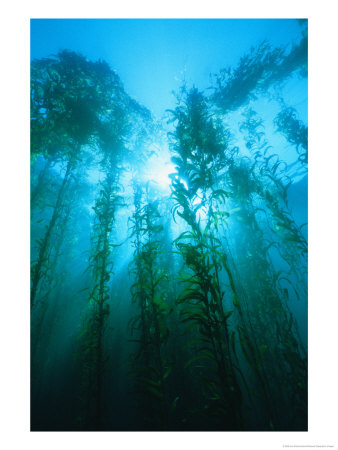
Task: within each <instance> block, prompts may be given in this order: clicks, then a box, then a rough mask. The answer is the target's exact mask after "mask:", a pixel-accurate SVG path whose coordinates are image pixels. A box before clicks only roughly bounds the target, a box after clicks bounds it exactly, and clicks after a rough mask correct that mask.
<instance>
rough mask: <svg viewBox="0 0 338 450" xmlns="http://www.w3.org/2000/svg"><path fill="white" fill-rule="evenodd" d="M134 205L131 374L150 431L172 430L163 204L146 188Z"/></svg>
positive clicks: (138, 192)
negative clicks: (134, 346) (134, 347)
mask: <svg viewBox="0 0 338 450" xmlns="http://www.w3.org/2000/svg"><path fill="white" fill-rule="evenodd" d="M134 205H135V212H134V214H133V218H132V225H133V226H132V231H133V235H134V236H135V239H134V243H133V245H134V247H135V251H134V259H133V262H132V269H131V273H132V274H133V277H134V280H135V281H134V283H133V284H132V286H131V294H132V299H133V302H134V303H135V305H136V306H137V309H138V311H137V315H136V316H135V317H133V318H132V320H131V322H130V327H131V330H132V335H133V339H132V340H133V342H136V343H137V344H138V349H137V351H136V353H135V354H134V355H132V361H131V371H130V373H131V374H132V375H133V379H134V384H135V393H136V395H137V397H138V398H139V402H140V410H141V414H142V416H143V418H144V429H150V430H154V429H155V430H168V429H169V421H170V417H169V414H170V413H171V412H173V410H174V405H173V406H172V408H171V409H170V408H169V402H170V398H169V395H168V394H169V393H168V390H167V378H168V377H169V376H170V373H171V371H172V368H173V367H172V361H170V357H169V355H168V354H167V351H166V343H167V339H168V336H169V329H168V326H167V316H168V314H170V313H171V311H172V309H171V308H170V307H169V306H168V303H167V295H166V293H165V290H164V286H163V281H164V280H167V273H166V271H165V270H164V269H163V264H161V263H160V262H161V260H160V253H161V242H160V240H159V239H160V237H161V233H162V232H163V227H162V225H160V224H159V220H160V214H159V211H158V207H157V202H154V201H153V202H151V201H150V200H149V185H147V186H146V187H144V188H142V185H140V184H135V186H134ZM162 252H163V248H162ZM136 332H137V334H138V336H137V338H136V336H135V334H136Z"/></svg>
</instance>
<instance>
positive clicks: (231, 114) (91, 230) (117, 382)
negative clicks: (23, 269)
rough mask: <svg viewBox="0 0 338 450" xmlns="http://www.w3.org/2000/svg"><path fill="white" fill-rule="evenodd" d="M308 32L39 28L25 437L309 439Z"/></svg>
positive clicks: (34, 54)
mask: <svg viewBox="0 0 338 450" xmlns="http://www.w3.org/2000/svg"><path fill="white" fill-rule="evenodd" d="M307 60H308V34H307V20H305V19H302V20H298V19H284V20H280V19H278V20H277V19H264V20H263V19H262V20H261V19H259V20H258V19H245V20H244V19H243V20H242V19H236V20H230V19H133V20H131V19H130V20H129V19H32V20H31V89H30V94H31V134H30V136H31V296H30V300H31V430H32V431H307V429H308V390H307V379H308V366H307V337H308V330H307V287H308V286H307V265H308V262H307V164H308V124H307V83H308V72H307V67H308V65H307Z"/></svg>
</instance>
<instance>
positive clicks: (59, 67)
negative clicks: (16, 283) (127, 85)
mask: <svg viewBox="0 0 338 450" xmlns="http://www.w3.org/2000/svg"><path fill="white" fill-rule="evenodd" d="M104 70H106V66H105V64H103V63H96V64H95V63H90V62H88V61H87V60H86V59H85V58H83V57H82V56H80V55H77V54H75V53H71V52H67V51H64V52H61V53H60V54H59V55H57V56H56V57H55V58H50V59H43V60H38V61H34V62H33V63H32V74H31V79H32V85H31V105H32V107H31V111H32V114H31V154H32V157H33V158H36V157H37V156H38V155H40V156H42V157H43V158H44V159H45V161H46V162H45V167H44V169H43V171H42V172H41V174H40V176H39V180H38V185H37V187H36V188H37V189H38V187H39V183H42V179H43V176H44V173H45V172H46V171H47V169H48V167H49V165H50V164H51V162H53V163H55V162H58V163H59V164H60V163H62V164H63V165H64V166H65V168H64V174H63V179H62V181H61V184H60V187H59V190H58V192H57V195H56V198H55V200H54V204H53V206H52V215H51V218H50V221H49V223H48V226H47V227H46V232H45V234H44V236H43V237H42V238H41V239H40V240H39V241H38V242H37V249H38V251H37V259H36V262H35V264H34V265H33V267H32V286H31V307H32V308H33V307H34V306H35V302H36V296H37V293H38V288H39V284H40V281H41V279H42V278H43V276H44V274H45V273H46V272H47V271H48V252H49V248H50V243H51V239H52V236H53V232H54V228H55V226H56V224H57V221H58V220H59V216H60V211H61V209H62V206H63V201H64V196H65V194H66V191H67V188H68V184H69V179H70V177H71V175H72V173H73V171H74V169H75V167H76V166H77V165H78V163H79V161H81V157H82V150H83V147H84V146H85V145H90V144H91V143H92V140H93V138H94V135H95V133H96V127H97V124H98V120H99V115H100V113H102V111H104V109H105V108H107V107H108V105H107V103H106V97H105V95H106V94H105V91H104V89H103V88H102V86H100V84H99V82H100V81H101V78H102V76H101V73H102V71H104ZM33 199H34V198H33Z"/></svg>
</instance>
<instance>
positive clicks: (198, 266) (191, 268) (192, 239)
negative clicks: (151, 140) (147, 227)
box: [172, 89, 243, 430]
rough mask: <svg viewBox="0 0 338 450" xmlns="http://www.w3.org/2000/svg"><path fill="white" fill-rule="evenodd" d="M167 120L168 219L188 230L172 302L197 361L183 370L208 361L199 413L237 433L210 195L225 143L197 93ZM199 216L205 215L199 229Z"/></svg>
mask: <svg viewBox="0 0 338 450" xmlns="http://www.w3.org/2000/svg"><path fill="white" fill-rule="evenodd" d="M172 114H173V118H174V120H175V121H177V125H176V132H175V133H174V139H175V140H174V142H173V146H172V147H173V150H174V152H175V154H176V156H174V157H173V161H174V162H175V164H176V165H177V166H176V167H177V172H176V174H173V175H172V180H173V181H172V189H173V194H172V195H173V199H174V201H175V206H174V210H173V215H174V217H175V216H179V217H181V218H182V219H183V220H184V221H185V222H186V224H187V225H188V226H189V229H190V230H189V231H185V232H183V233H181V235H180V236H179V237H178V238H176V240H175V245H176V247H177V249H178V250H179V252H180V254H181V256H182V259H183V261H184V263H185V267H186V269H188V270H187V271H182V275H181V281H182V282H183V283H184V285H185V286H184V290H183V292H182V293H181V295H180V296H179V298H178V300H177V301H178V303H179V304H181V305H182V309H181V316H182V319H183V321H184V322H188V323H190V324H192V325H195V326H197V327H198V329H199V332H200V336H199V338H198V342H199V343H200V345H198V349H197V355H196V356H193V357H192V358H191V359H190V360H189V361H188V362H187V363H186V366H185V367H188V366H189V365H190V364H193V363H194V362H195V361H197V360H200V359H203V360H207V361H209V364H211V365H212V367H214V369H215V373H214V375H213V376H210V372H209V371H207V375H204V380H203V381H202V380H201V382H202V383H204V384H205V394H206V401H207V404H206V405H205V410H204V413H206V412H208V414H210V415H211V416H213V415H214V416H216V417H217V419H218V421H219V425H218V426H220V427H221V429H228V430H240V429H242V427H243V417H242V398H241V397H242V395H241V388H240V385H239V382H238V379H237V378H238V373H236V369H235V365H234V357H235V355H234V348H233V346H232V345H231V334H230V330H229V317H230V316H231V313H232V311H231V310H230V311H229V310H228V309H225V305H224V291H223V287H222V284H221V271H222V269H225V271H228V270H229V269H228V266H227V255H226V254H225V253H224V251H223V249H222V246H221V242H220V240H219V239H218V237H217V231H218V223H219V220H222V219H223V218H224V216H226V213H224V212H221V211H219V210H218V205H219V203H220V202H223V201H224V200H225V198H226V197H227V193H226V192H225V191H223V190H220V189H215V182H216V178H217V176H218V175H219V172H220V171H221V169H222V168H223V167H224V165H225V163H226V159H225V151H226V142H225V141H224V137H223V136H224V133H222V128H221V126H220V124H218V125H217V124H215V123H214V122H213V121H212V119H210V118H209V111H208V107H207V104H206V101H205V99H204V97H203V95H202V94H201V93H200V92H198V91H197V89H192V90H191V91H189V92H188V93H187V94H186V98H185V99H184V103H183V104H182V105H179V106H178V107H177V108H176V110H175V111H173V112H172ZM201 214H206V218H205V223H204V227H203V225H202V223H201ZM198 215H200V217H199V218H198ZM194 344H196V341H194Z"/></svg>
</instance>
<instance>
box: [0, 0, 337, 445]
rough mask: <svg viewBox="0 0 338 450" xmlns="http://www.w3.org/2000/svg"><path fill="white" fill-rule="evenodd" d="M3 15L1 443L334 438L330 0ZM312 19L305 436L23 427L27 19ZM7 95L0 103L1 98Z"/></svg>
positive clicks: (314, 441) (62, 0) (127, 4)
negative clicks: (44, 430)
mask: <svg viewBox="0 0 338 450" xmlns="http://www.w3.org/2000/svg"><path fill="white" fill-rule="evenodd" d="M5 5H6V6H4V4H3V6H2V8H1V9H2V12H1V26H0V32H1V36H0V37H1V40H0V42H1V50H2V51H1V60H0V61H1V68H0V72H1V85H0V86H1V92H2V94H3V95H2V98H1V100H2V101H1V107H0V110H1V124H2V125H3V126H2V127H1V128H2V132H1V135H2V138H3V136H4V135H5V139H2V140H1V155H2V157H1V160H0V161H1V169H2V170H1V176H0V179H1V191H0V192H1V206H2V207H1V221H0V223H1V230H0V231H1V232H0V238H1V247H0V248H1V271H0V273H1V275H2V277H1V279H2V286H1V287H2V289H1V294H2V295H1V300H2V308H1V315H0V318H1V319H0V320H1V326H0V333H1V341H0V342H1V346H2V350H1V354H0V355H1V369H0V374H1V382H0V389H1V391H0V408H1V409H0V414H1V417H0V426H1V428H2V430H4V431H3V432H2V433H1V435H0V445H1V447H2V448H4V449H6V450H7V449H15V450H16V449H29V450H30V449H32V450H33V449H34V450H39V449H40V448H41V449H45V448H48V449H50V450H53V449H58V450H59V449H60V447H61V446H62V448H65V449H68V448H69V449H71V448H72V449H73V448H75V447H76V448H82V449H87V448H88V449H93V448H95V449H101V448H103V449H110V448H111V449H113V448H114V449H120V448H121V449H124V448H129V446H130V448H140V447H142V448H143V447H145V448H147V449H150V448H161V450H165V449H170V450H172V449H173V448H174V447H178V448H179V449H181V448H182V449H184V448H194V449H195V448H196V449H200V448H201V449H202V448H210V447H215V446H217V449H231V450H235V449H251V448H257V449H262V450H263V449H267V450H273V449H276V448H277V449H279V448H282V446H283V444H291V445H293V444H295V445H312V446H313V445H325V444H329V445H333V444H336V443H337V441H336V438H337V433H336V431H335V427H336V424H337V412H336V409H337V389H336V386H337V380H338V377H337V364H336V358H337V350H336V342H337V334H336V329H337V325H338V324H337V314H336V313H337V306H336V304H337V301H338V296H337V287H336V286H337V284H336V283H337V272H338V263H337V255H338V252H337V250H338V249H337V224H338V220H337V219H338V214H337V208H338V204H337V200H336V195H337V193H338V188H337V182H336V180H337V178H338V177H337V174H336V172H337V152H338V146H337V136H336V130H337V128H338V114H337V111H336V109H337V105H338V101H337V100H338V99H337V89H336V84H337V80H338V76H337V72H338V71H337V51H336V48H335V45H336V44H337V35H336V27H337V25H336V17H337V14H336V13H337V11H335V9H334V5H335V2H334V1H333V0H332V1H329V0H322V1H320V2H311V0H307V1H305V0H304V1H295V0H292V1H289V0H288V1H285V0H284V1H283V2H281V1H279V2H272V1H271V0H270V1H257V0H256V1H239V0H236V1H235V2H231V1H228V2H227V1H225V0H224V1H222V2H217V1H214V0H209V1H208V2H197V0H195V1H194V2H193V1H191V2H184V1H182V0H180V1H178V0H174V1H172V0H171V1H170V2H168V3H167V4H164V5H163V4H162V2H159V1H156V2H155V1H146V0H142V1H138V2H137V1H136V0H135V1H126V0H124V1H123V2H122V5H121V4H118V3H117V2H116V1H113V0H110V1H100V0H95V2H93V1H91V2H89V1H85V0H83V1H77V2H75V1H70V0H58V1H57V2H46V1H29V2H28V1H26V2H25V1H22V2H19V1H16V2H15V1H12V2H11V3H9V2H6V4H5ZM52 17H53V18H101V17H102V18H118V17H128V18H142V17H148V18H150V17H181V18H197V17H201V18H295V17H297V18H309V33H310V39H309V45H310V79H309V82H310V84H309V86H310V88H309V89H310V95H309V130H310V134H309V142H310V151H309V153H310V187H309V196H310V209H309V223H310V226H309V239H310V267H309V269H310V270H309V287H310V296H309V304H310V316H309V318H310V334H309V347H310V360H309V363H310V372H309V373H310V408H309V413H310V421H309V427H310V428H309V432H308V433H297V432H296V433H278V432H271V433H259V432H255V433H249V432H247V433H165V434H163V433H30V432H29V353H28V342H29V306H28V305H29V299H28V295H29V279H28V277H29V269H28V268H29V19H30V18H52ZM4 97H5V102H4V101H3V98H4Z"/></svg>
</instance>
